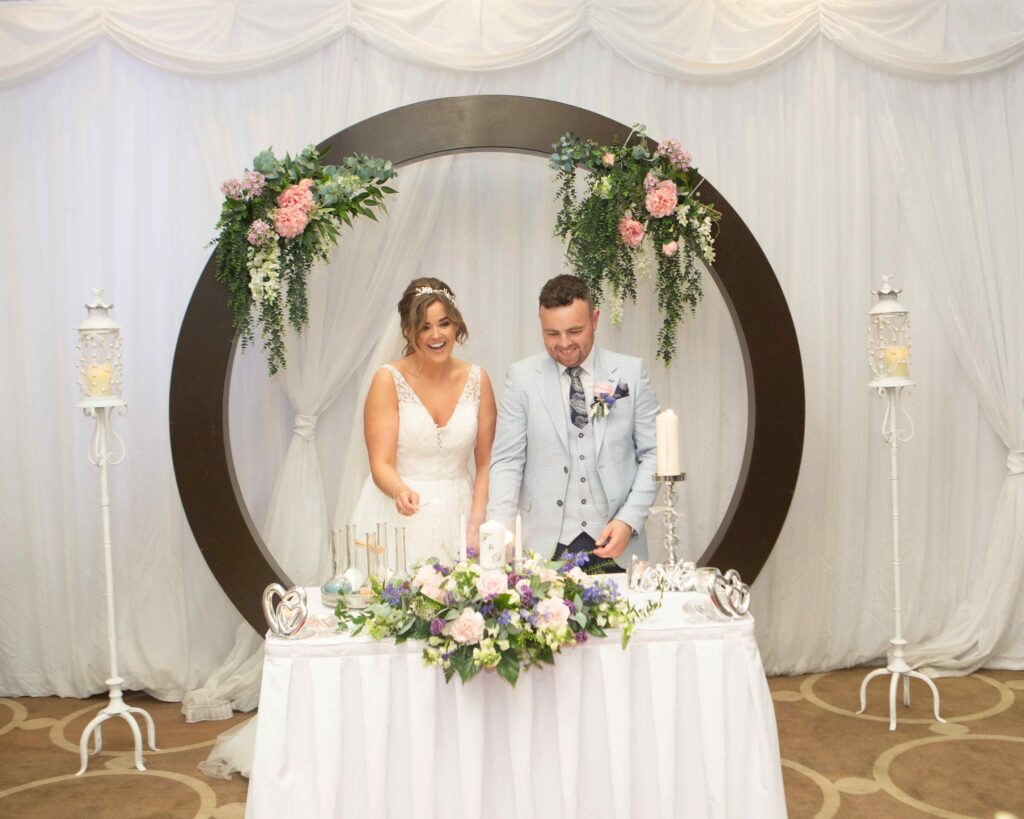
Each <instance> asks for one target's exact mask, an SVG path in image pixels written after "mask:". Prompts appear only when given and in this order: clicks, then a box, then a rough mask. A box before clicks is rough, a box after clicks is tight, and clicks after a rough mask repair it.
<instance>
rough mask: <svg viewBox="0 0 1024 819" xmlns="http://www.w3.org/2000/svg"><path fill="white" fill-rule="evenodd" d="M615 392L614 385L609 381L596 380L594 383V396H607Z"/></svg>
mask: <svg viewBox="0 0 1024 819" xmlns="http://www.w3.org/2000/svg"><path fill="white" fill-rule="evenodd" d="M613 392H615V385H614V384H613V383H612V382H611V381H598V382H597V383H596V384H594V395H595V396H598V395H599V396H602V397H604V396H608V395H611V394H612V393H613Z"/></svg>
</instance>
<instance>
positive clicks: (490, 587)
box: [476, 571, 508, 597]
mask: <svg viewBox="0 0 1024 819" xmlns="http://www.w3.org/2000/svg"><path fill="white" fill-rule="evenodd" d="M476 590H477V591H478V592H480V594H482V595H483V596H484V597H488V596H490V595H494V594H504V593H505V592H507V591H508V575H507V574H505V572H503V571H487V572H481V573H480V576H479V577H478V578H477V579H476Z"/></svg>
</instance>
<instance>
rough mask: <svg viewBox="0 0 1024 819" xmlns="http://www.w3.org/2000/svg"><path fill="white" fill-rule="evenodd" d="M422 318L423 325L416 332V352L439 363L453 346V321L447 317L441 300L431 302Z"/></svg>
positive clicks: (454, 330)
mask: <svg viewBox="0 0 1024 819" xmlns="http://www.w3.org/2000/svg"><path fill="white" fill-rule="evenodd" d="M424 318H425V323H424V326H423V328H422V329H421V330H420V331H419V333H417V334H416V354H417V355H420V356H423V358H425V359H426V360H427V361H430V362H433V363H435V364H440V363H442V362H444V361H446V360H447V359H448V358H449V356H451V354H452V348H453V347H454V346H455V335H456V328H455V322H454V321H452V320H451V319H450V318H449V317H448V311H447V310H446V309H445V306H444V303H443V302H441V301H435V302H434V303H433V304H431V305H430V306H429V307H428V308H427V314H426V316H425V317H424Z"/></svg>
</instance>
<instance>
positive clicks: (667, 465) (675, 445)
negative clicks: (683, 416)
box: [656, 409, 682, 475]
mask: <svg viewBox="0 0 1024 819" xmlns="http://www.w3.org/2000/svg"><path fill="white" fill-rule="evenodd" d="M656 431H657V441H658V474H659V475H678V474H680V473H681V472H682V469H680V468H679V416H678V415H676V414H675V413H674V412H673V411H672V410H670V409H667V410H665V411H664V412H662V413H660V414H659V415H658V418H657V421H656Z"/></svg>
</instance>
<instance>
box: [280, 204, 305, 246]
mask: <svg viewBox="0 0 1024 819" xmlns="http://www.w3.org/2000/svg"><path fill="white" fill-rule="evenodd" d="M308 224H309V217H308V216H306V212H305V211H303V210H302V209H301V208H278V209H277V213H276V214H275V216H274V230H276V231H277V232H278V235H280V236H283V237H284V238H285V239H294V238H295V237H296V236H298V235H299V234H300V233H302V231H304V230H305V229H306V225H308Z"/></svg>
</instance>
